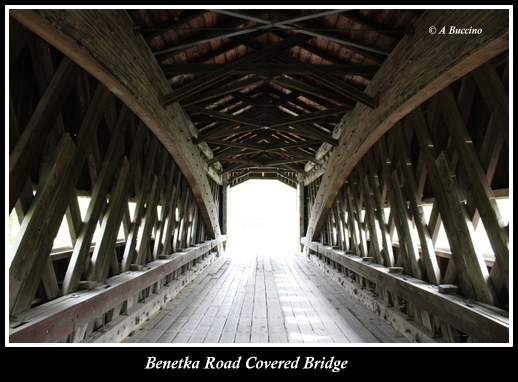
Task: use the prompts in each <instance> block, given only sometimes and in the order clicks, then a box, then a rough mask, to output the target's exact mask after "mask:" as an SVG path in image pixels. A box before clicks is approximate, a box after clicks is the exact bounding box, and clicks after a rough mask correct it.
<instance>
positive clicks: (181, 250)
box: [6, 9, 512, 343]
mask: <svg viewBox="0 0 518 382" xmlns="http://www.w3.org/2000/svg"><path fill="white" fill-rule="evenodd" d="M452 26H455V27H452ZM451 28H453V29H451ZM8 29H9V51H8V58H9V60H8V61H7V60H6V62H7V64H8V67H9V73H8V80H9V86H8V90H9V94H8V108H9V109H8V113H6V115H8V116H9V133H8V135H9V202H8V215H9V235H10V237H9V240H10V242H9V256H6V257H9V260H8V264H7V265H6V268H7V267H8V268H9V299H8V300H9V302H8V315H9V342H11V343H26V342H29V343H55V342H60V343H81V342H91V341H92V339H93V338H96V333H99V331H101V330H102V331H104V332H106V331H107V329H106V328H108V327H110V328H112V331H113V333H114V334H113V335H112V336H111V337H110V341H112V342H121V341H122V340H123V339H124V338H125V337H127V336H128V335H129V334H130V333H132V332H133V331H135V330H137V329H138V327H139V324H141V323H142V321H144V320H145V317H146V316H149V315H152V314H153V312H156V311H158V310H160V309H161V308H162V307H163V306H165V305H166V304H167V303H168V302H169V301H170V300H171V299H173V298H174V295H175V293H178V291H179V290H181V289H182V288H183V286H184V284H185V283H186V281H185V279H184V278H182V275H185V274H187V273H188V272H189V270H191V269H194V268H196V267H198V268H200V267H201V268H204V267H209V266H210V264H211V263H212V262H214V261H215V259H217V258H218V256H222V255H223V254H224V252H225V246H226V244H227V216H228V214H227V210H228V208H227V207H228V203H229V200H228V194H229V189H230V188H232V187H237V186H239V185H240V184H241V183H243V182H245V181H248V180H250V179H270V180H271V179H274V180H278V181H280V182H282V183H284V184H286V185H287V186H289V187H293V188H295V189H297V195H298V202H297V203H298V205H299V223H298V224H299V227H300V252H301V253H302V254H303V256H305V257H307V258H310V259H312V260H313V261H315V262H316V263H318V264H320V265H319V266H321V267H326V269H327V275H328V277H334V278H336V280H337V281H338V283H339V284H340V285H341V286H342V287H343V288H346V289H348V290H350V292H351V294H355V295H357V296H359V297H358V298H359V299H360V300H362V302H363V303H365V304H366V305H367V306H369V308H370V309H371V310H372V313H373V314H375V315H376V314H377V315H379V316H382V317H383V316H390V317H396V316H398V315H399V316H403V317H412V325H413V329H412V331H409V330H408V328H406V327H403V326H401V327H402V328H403V329H401V330H402V332H403V334H404V335H406V334H408V333H410V332H411V334H410V335H408V340H409V341H411V342H419V341H427V342H441V343H509V342H510V338H509V326H510V325H509V320H510V317H509V310H510V297H512V294H511V293H510V291H511V290H512V289H511V288H512V282H510V270H509V263H510V261H509V260H510V259H509V246H510V242H509V221H510V214H511V213H512V212H511V209H512V208H511V205H510V204H509V202H510V198H509V195H510V191H509V190H510V184H509V183H510V177H509V164H510V163H511V161H510V157H509V130H510V129H509V69H510V68H509V10H507V9H488V10H473V9H464V10H425V9H418V10H411V9H406V10H402V9H324V10H322V9H320V10H319V9H315V10H313V9H269V10H265V9H248V10H246V9H245V10H237V9H226V10H222V9H221V10H220V9H215V10H212V9H178V10H176V9H127V10H124V9H110V10H103V9H35V10H33V9H10V10H9V24H8ZM6 103H7V102H6ZM250 203H254V200H252V199H251V200H250ZM272 219H275V216H272ZM63 235H64V236H65V237H66V240H65V242H66V243H65V244H63V243H62V242H61V241H60V240H57V238H58V237H63ZM481 240H483V243H482V242H481ZM182 280H184V281H182ZM359 291H361V293H360V292H359ZM360 295H361V296H360ZM153 296H160V297H159V298H156V297H153ZM146 301H147V302H148V303H147V304H146V303H144V302H146ZM388 310H389V311H391V312H392V313H390V314H389V313H387V311H388ZM391 321H394V320H393V319H391ZM409 325H410V324H409ZM415 328H421V329H420V334H419V335H418V336H416V335H415V333H416V332H415V330H417V329H415ZM398 329H399V328H398ZM104 338H106V336H104Z"/></svg>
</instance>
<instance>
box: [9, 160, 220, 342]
mask: <svg viewBox="0 0 518 382" xmlns="http://www.w3.org/2000/svg"><path fill="white" fill-rule="evenodd" d="M126 167H127V165H126ZM126 171H127V168H126ZM120 180H121V182H122V183H124V180H125V177H120ZM119 213H120V212H119ZM107 219H109V217H107ZM223 239H224V236H220V237H219V238H218V239H214V240H210V241H207V242H205V243H203V244H199V245H196V246H193V247H190V248H187V249H185V250H184V251H181V252H177V253H175V254H172V255H170V256H166V257H165V258H164V259H161V260H158V261H154V262H151V263H148V264H147V266H146V267H141V268H142V269H141V270H139V271H136V272H126V273H122V274H120V275H117V276H114V277H113V278H111V279H109V280H105V281H106V283H105V284H103V283H95V282H94V283H93V284H94V285H95V286H96V287H94V288H91V289H89V290H87V291H78V292H76V293H73V294H69V295H66V296H62V297H60V298H57V299H55V300H53V301H51V302H49V303H47V304H43V305H40V306H38V307H36V308H33V309H30V310H26V311H24V312H22V313H19V314H18V315H17V316H16V320H17V321H19V322H21V323H23V324H22V325H20V326H18V327H16V328H14V329H11V330H10V333H9V341H10V342H11V343H26V342H29V343H52V342H57V341H60V340H61V339H62V338H63V337H66V336H67V335H69V334H71V333H73V332H74V330H76V329H78V328H80V327H81V326H83V325H87V324H88V323H89V322H90V321H92V319H93V318H95V317H102V316H103V315H104V314H105V313H106V312H108V311H110V310H111V309H113V308H114V307H117V306H118V305H119V304H122V303H124V302H127V301H128V300H129V299H131V296H133V295H138V294H139V293H141V292H142V291H143V290H144V289H145V288H149V287H150V286H152V285H153V284H155V283H157V282H158V281H160V280H161V279H163V278H165V277H167V276H168V275H170V274H171V273H173V272H175V271H176V270H179V269H181V268H182V267H184V266H188V265H189V264H190V263H192V262H193V261H195V260H196V259H197V258H200V257H202V256H203V255H204V254H206V253H208V252H209V251H211V250H212V249H214V248H215V247H217V246H219V245H221V244H222V241H223Z"/></svg>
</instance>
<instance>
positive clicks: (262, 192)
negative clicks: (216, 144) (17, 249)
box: [227, 180, 299, 253]
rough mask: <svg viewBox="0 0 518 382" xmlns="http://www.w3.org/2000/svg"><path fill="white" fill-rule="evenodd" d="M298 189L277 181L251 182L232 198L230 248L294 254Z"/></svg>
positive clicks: (233, 192)
mask: <svg viewBox="0 0 518 382" xmlns="http://www.w3.org/2000/svg"><path fill="white" fill-rule="evenodd" d="M298 222H299V220H298V211H297V190H296V189H294V188H292V187H289V186H287V185H285V184H283V183H281V182H279V181H276V180H248V181H246V182H244V183H243V184H240V185H238V186H235V187H232V188H231V189H230V196H229V215H228V230H227V248H228V250H229V251H232V252H235V251H239V252H247V253H250V252H254V253H257V252H264V251H268V252H270V253H272V252H279V253H282V252H290V253H291V252H293V251H296V250H297V245H298V240H299V238H298Z"/></svg>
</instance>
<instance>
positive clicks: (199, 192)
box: [10, 9, 220, 237]
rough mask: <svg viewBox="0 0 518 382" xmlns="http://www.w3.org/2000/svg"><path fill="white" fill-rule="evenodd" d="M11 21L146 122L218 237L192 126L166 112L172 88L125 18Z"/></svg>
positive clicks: (42, 16) (99, 14) (53, 13)
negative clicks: (166, 97)
mask: <svg viewBox="0 0 518 382" xmlns="http://www.w3.org/2000/svg"><path fill="white" fill-rule="evenodd" d="M10 16H12V17H14V18H15V19H16V20H17V21H19V22H20V23H21V24H23V25H25V26H26V27H27V28H28V29H30V30H32V31H33V32H34V33H36V34H38V35H39V36H40V37H42V38H43V39H44V40H46V41H48V42H49V43H50V44H52V45H54V46H55V47H56V48H58V49H59V50H61V51H62V52H63V53H65V54H66V55H67V56H68V57H70V58H71V60H73V61H75V62H76V63H77V64H78V65H79V66H81V67H83V68H84V69H85V70H86V71H87V72H89V73H90V74H92V75H93V76H94V77H96V78H97V79H98V80H99V81H100V82H101V83H103V84H105V86H106V87H108V88H109V89H110V90H111V91H112V92H113V93H114V94H115V95H116V96H118V97H119V98H120V99H121V100H123V102H124V103H125V104H126V105H127V106H128V107H129V108H130V109H131V110H132V111H133V112H134V113H135V114H136V115H137V116H138V117H140V118H141V120H142V121H144V123H145V124H146V125H147V126H148V127H149V128H150V129H151V130H152V131H153V133H154V134H156V136H157V137H158V139H159V140H160V141H161V142H162V143H163V145H164V146H165V147H166V149H167V150H168V151H169V153H170V154H171V155H172V156H173V158H174V159H175V161H176V163H177V164H178V165H179V167H180V168H181V170H182V172H183V174H184V176H185V177H186V178H187V180H188V182H189V184H190V186H191V188H192V190H193V193H194V195H195V197H196V200H197V202H198V204H199V206H200V211H201V214H202V216H203V217H204V219H205V221H206V224H207V228H208V229H209V232H210V234H211V235H212V236H213V237H216V236H217V235H219V234H220V227H219V219H218V213H217V212H218V208H217V206H216V205H215V203H214V200H213V195H212V193H211V192H210V188H209V187H208V179H207V178H208V177H207V172H206V165H205V163H204V161H203V159H202V158H201V156H200V153H199V151H198V149H197V147H196V146H194V145H193V144H192V142H191V140H192V138H193V137H192V136H191V135H190V133H189V129H188V124H189V121H188V119H187V118H186V116H185V114H184V113H183V111H182V110H181V109H180V108H179V106H178V104H173V105H169V106H168V107H163V106H162V103H161V97H162V96H163V95H165V94H168V93H169V92H170V87H169V85H168V84H167V80H166V78H165V76H164V75H163V73H162V72H161V70H160V68H159V67H158V64H157V63H156V60H155V59H154V58H153V55H152V53H151V52H150V51H149V48H148V47H147V46H146V45H145V42H144V40H143V39H142V37H141V36H136V35H135V34H134V33H133V24H132V23H131V20H130V18H129V16H128V15H127V13H126V12H125V11H124V10H86V9H84V10H80V9H75V10H58V9H47V10H26V9H17V10H14V9H11V10H10ZM94 20H95V22H93V21H94ZM70 25H74V27H73V28H70V27H69V26H70ZM108 31H110V33H108ZM121 47H124V49H121ZM113 52H119V53H118V54H113Z"/></svg>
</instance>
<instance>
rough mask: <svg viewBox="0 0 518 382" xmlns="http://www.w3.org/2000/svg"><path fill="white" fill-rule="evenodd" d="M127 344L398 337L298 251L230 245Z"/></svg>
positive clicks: (377, 340)
mask: <svg viewBox="0 0 518 382" xmlns="http://www.w3.org/2000/svg"><path fill="white" fill-rule="evenodd" d="M124 342H125V343H305V344H317V343H344V344H345V343H402V342H408V341H407V340H406V339H405V338H404V337H403V336H402V335H400V334H399V333H397V332H396V331H395V330H394V329H393V328H391V327H390V326H389V325H388V324H387V323H386V322H384V321H382V320H381V319H380V318H379V317H377V316H375V315H374V314H373V313H372V312H370V311H368V310H367V309H366V308H365V307H364V306H362V305H361V304H360V303H358V302H357V301H355V300H354V298H352V297H351V296H350V295H348V293H347V292H345V291H344V290H342V289H340V286H339V285H338V284H337V283H336V282H335V281H333V280H331V279H329V278H326V277H325V276H324V274H323V273H322V271H321V270H320V269H319V268H318V267H316V266H315V265H314V264H313V263H312V262H310V261H309V260H308V259H307V258H305V257H303V256H302V255H301V254H300V253H276V252H274V251H272V252H268V253H266V252H261V253H256V252H254V251H250V252H248V253H245V252H243V251H240V252H233V253H232V251H229V252H227V253H226V254H225V255H224V256H221V257H220V258H218V259H217V260H216V261H215V262H214V263H213V264H212V265H210V266H209V267H208V268H207V269H206V270H205V271H204V273H202V274H201V275H200V276H199V277H198V278H197V279H196V280H194V281H193V282H192V283H191V284H190V285H188V286H187V287H186V288H185V289H184V290H182V291H181V292H180V293H179V294H178V296H177V297H176V298H175V299H173V300H172V301H171V302H170V303H169V304H168V305H166V306H165V307H164V308H163V309H162V310H161V311H160V312H159V313H157V314H156V315H155V316H154V317H152V318H150V319H149V320H148V321H147V322H146V323H145V324H144V325H143V326H142V328H141V329H140V330H138V331H137V332H135V333H134V334H133V335H132V336H130V337H128V338H127V339H126V340H125V341H124Z"/></svg>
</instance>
